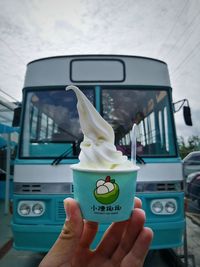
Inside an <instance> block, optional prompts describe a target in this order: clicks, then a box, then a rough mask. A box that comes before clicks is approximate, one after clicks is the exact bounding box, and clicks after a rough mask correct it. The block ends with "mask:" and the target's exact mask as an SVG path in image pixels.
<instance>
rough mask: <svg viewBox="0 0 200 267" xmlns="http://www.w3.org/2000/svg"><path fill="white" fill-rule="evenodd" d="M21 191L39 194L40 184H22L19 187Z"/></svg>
mask: <svg viewBox="0 0 200 267" xmlns="http://www.w3.org/2000/svg"><path fill="white" fill-rule="evenodd" d="M21 190H22V192H24V193H30V192H32V193H39V192H41V185H40V184H23V185H22V186H21Z"/></svg>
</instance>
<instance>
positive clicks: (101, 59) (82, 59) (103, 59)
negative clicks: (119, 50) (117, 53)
mask: <svg viewBox="0 0 200 267" xmlns="http://www.w3.org/2000/svg"><path fill="white" fill-rule="evenodd" d="M76 61H78V62H80V61H108V62H111V61H115V62H116V61H118V62H120V63H121V64H122V66H123V79H120V80H94V81H91V80H73V78H72V76H73V73H72V68H73V66H72V64H73V63H74V62H76ZM69 78H70V80H71V81H72V82H75V83H102V82H106V83H116V82H117V83H120V82H124V81H125V80H126V70H125V63H124V61H123V60H121V59H114V58H112V59H110V58H103V57H102V58H91V59H88V58H81V59H73V60H71V61H70V70H69Z"/></svg>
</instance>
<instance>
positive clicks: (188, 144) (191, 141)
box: [178, 135, 200, 159]
mask: <svg viewBox="0 0 200 267" xmlns="http://www.w3.org/2000/svg"><path fill="white" fill-rule="evenodd" d="M178 147H179V153H180V156H181V158H182V159H183V158H184V157H185V156H187V154H189V153H190V152H192V151H198V150H200V137H199V136H195V135H193V136H190V137H188V139H187V141H185V139H184V137H182V136H180V137H179V138H178Z"/></svg>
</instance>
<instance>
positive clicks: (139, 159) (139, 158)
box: [136, 155, 146, 164]
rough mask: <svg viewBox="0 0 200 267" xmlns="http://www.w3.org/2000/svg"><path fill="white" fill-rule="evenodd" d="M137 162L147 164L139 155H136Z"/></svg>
mask: <svg viewBox="0 0 200 267" xmlns="http://www.w3.org/2000/svg"><path fill="white" fill-rule="evenodd" d="M136 160H137V162H138V163H140V164H146V162H145V161H144V160H143V158H142V157H141V156H139V155H136Z"/></svg>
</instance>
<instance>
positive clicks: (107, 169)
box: [66, 85, 138, 223]
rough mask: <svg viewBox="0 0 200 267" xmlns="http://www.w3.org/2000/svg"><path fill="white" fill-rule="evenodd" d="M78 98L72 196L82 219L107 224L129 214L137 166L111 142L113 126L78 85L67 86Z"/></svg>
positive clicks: (126, 217) (122, 218)
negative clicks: (78, 135)
mask: <svg viewBox="0 0 200 267" xmlns="http://www.w3.org/2000/svg"><path fill="white" fill-rule="evenodd" d="M70 89H72V90H73V91H74V92H75V94H76V97H77V99H78V103H77V109H78V113H79V119H80V125H81V129H82V132H83V134H84V138H83V141H82V143H81V145H80V147H81V152H80V155H79V160H80V162H79V163H78V164H73V165H71V168H72V171H73V183H74V198H75V199H76V200H77V201H78V202H79V205H80V208H81V211H82V215H83V218H85V219H87V220H89V221H96V222H101V223H110V222H116V221H123V220H127V219H128V218H129V217H130V214H131V212H132V207H133V198H134V195H135V186H136V177H137V170H138V167H137V166H135V165H133V163H132V162H131V161H129V160H128V158H127V157H126V156H124V155H123V154H122V152H121V151H117V149H116V147H115V145H114V138H115V137H114V131H113V129H112V127H111V126H110V125H109V124H108V123H107V122H106V121H105V120H104V119H103V118H102V117H101V115H100V114H99V113H98V112H97V111H96V109H95V108H94V106H93V105H92V104H91V102H90V101H89V100H88V99H87V97H86V96H85V95H84V94H83V93H82V92H81V91H80V90H79V88H78V87H76V86H73V85H70V86H68V87H67V88H66V90H70Z"/></svg>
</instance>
